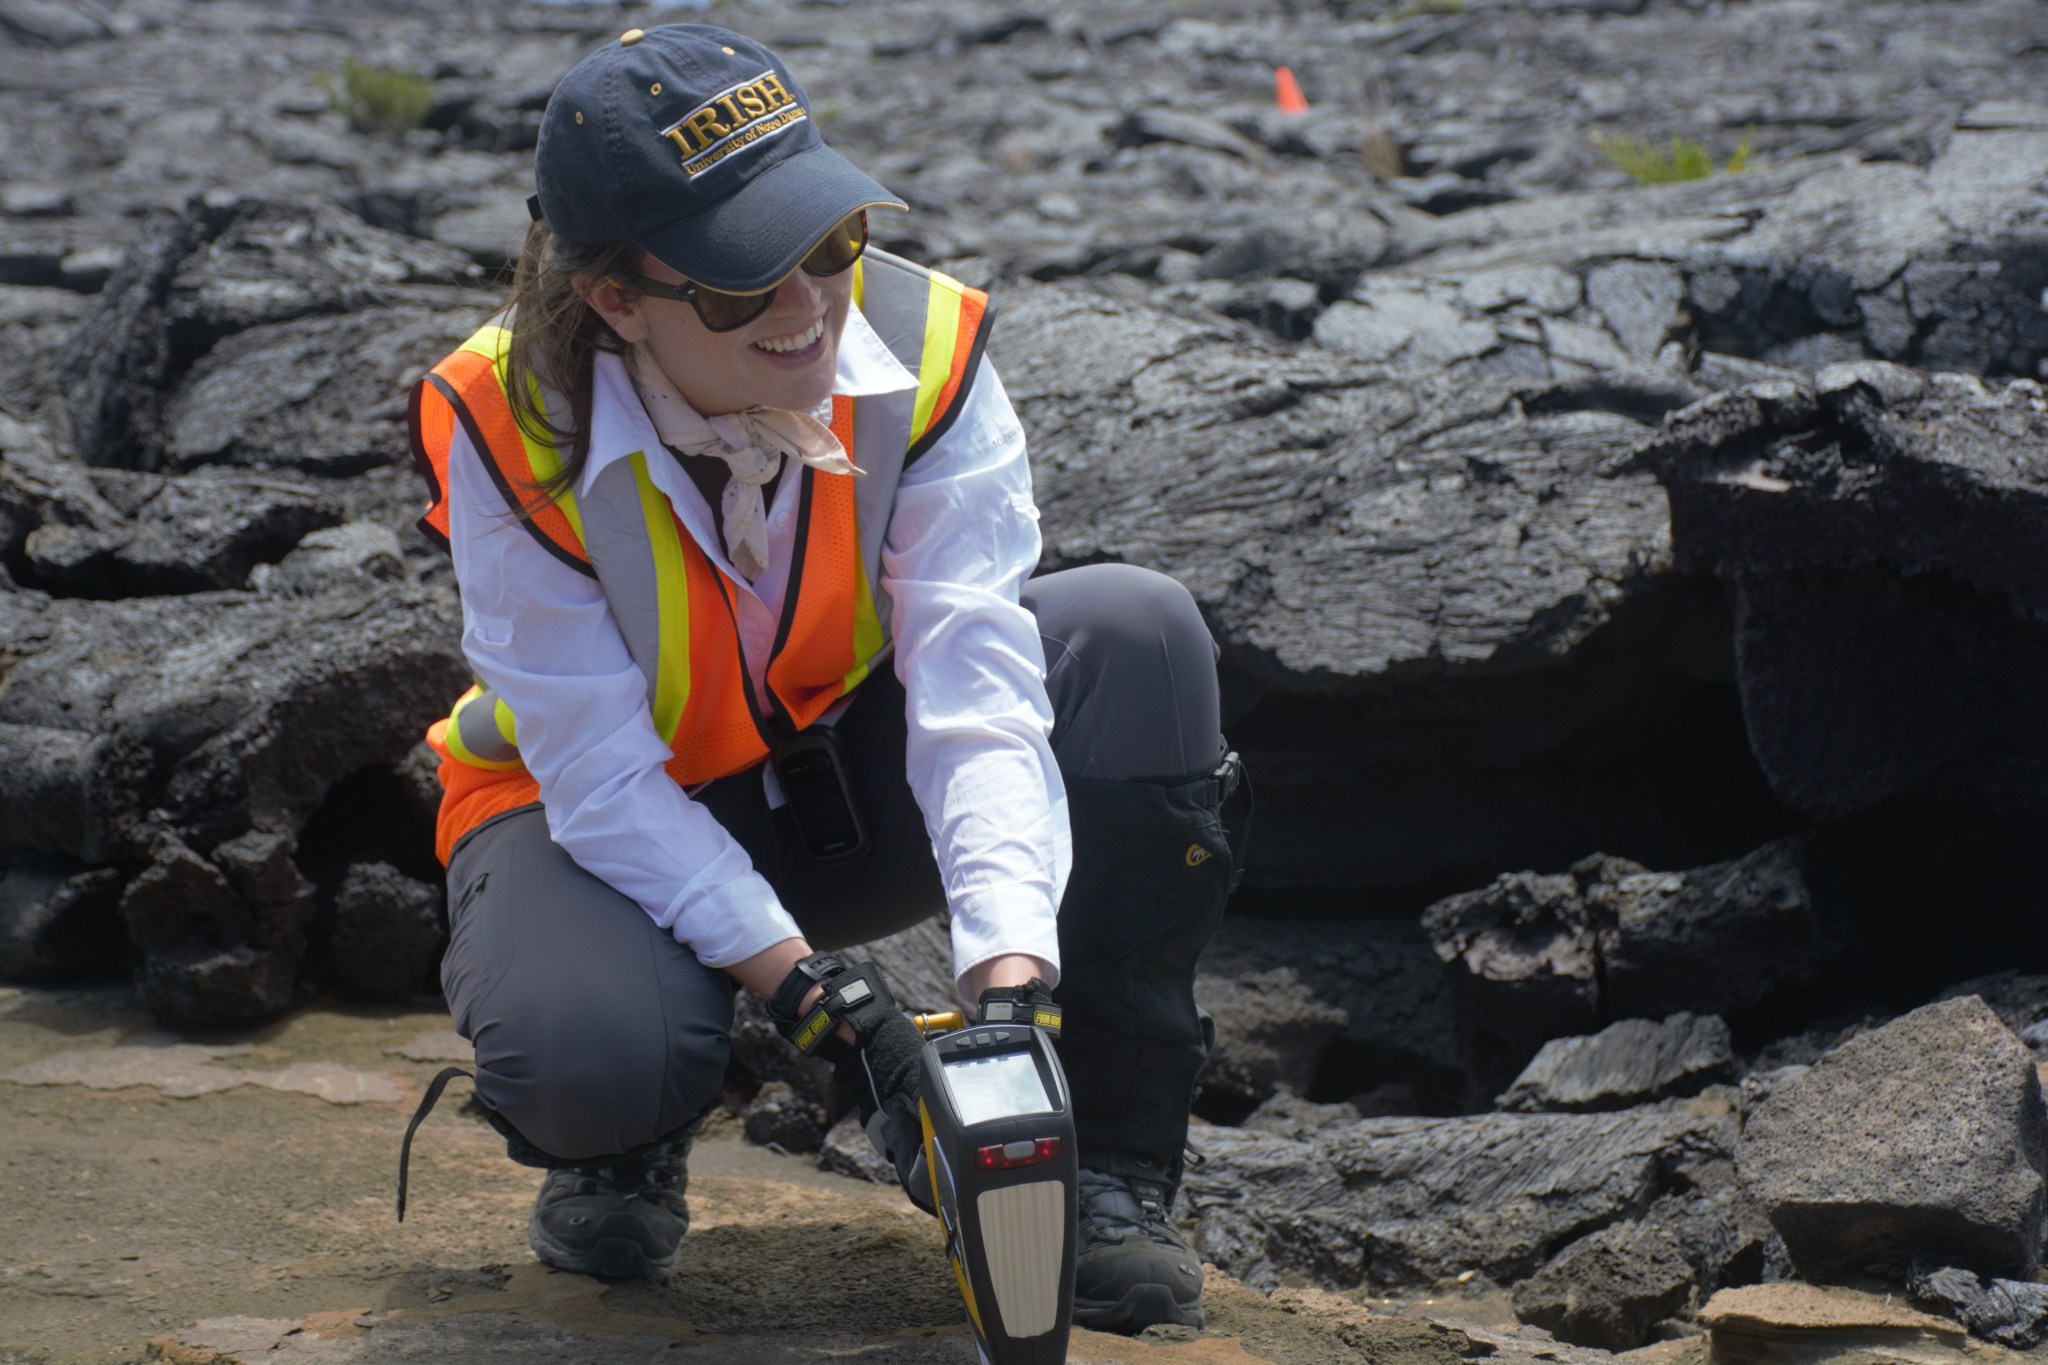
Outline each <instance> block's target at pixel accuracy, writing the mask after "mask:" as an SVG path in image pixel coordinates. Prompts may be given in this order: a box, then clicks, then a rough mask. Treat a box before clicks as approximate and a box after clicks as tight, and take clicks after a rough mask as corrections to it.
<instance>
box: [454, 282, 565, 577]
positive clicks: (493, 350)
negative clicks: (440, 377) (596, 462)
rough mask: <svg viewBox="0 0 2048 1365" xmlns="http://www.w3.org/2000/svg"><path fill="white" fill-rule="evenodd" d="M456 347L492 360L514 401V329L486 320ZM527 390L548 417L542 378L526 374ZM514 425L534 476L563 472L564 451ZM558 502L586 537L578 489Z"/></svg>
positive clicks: (546, 477) (528, 493)
mask: <svg viewBox="0 0 2048 1365" xmlns="http://www.w3.org/2000/svg"><path fill="white" fill-rule="evenodd" d="M456 349H457V350H459V351H469V352H471V353H472V354H475V355H480V356H482V357H483V358H484V359H486V360H488V361H490V362H491V368H492V370H493V372H494V373H496V374H497V376H498V387H499V388H501V389H503V390H504V391H505V401H506V402H508V403H509V402H511V400H512V385H511V381H510V377H509V373H510V369H511V364H512V333H511V332H509V331H507V330H506V329H505V328H503V327H499V326H497V325H496V324H495V323H487V324H485V325H484V326H482V327H480V328H478V329H477V331H476V334H475V335H474V336H472V337H470V339H469V340H467V341H465V342H463V343H462V344H461V345H460V346H458V347H456ZM526 393H527V396H528V398H530V399H531V400H532V402H533V407H534V410H535V411H536V412H538V413H540V414H541V416H542V417H546V416H547V411H548V405H547V400H546V399H545V398H544V397H542V395H541V391H540V381H539V380H537V379H535V378H534V377H533V376H532V375H528V376H527V377H526ZM513 425H514V426H517V427H518V428H519V442H520V444H521V445H523V446H525V447H526V462H527V464H528V466H530V467H531V468H532V470H533V477H534V478H535V479H537V480H539V481H540V482H541V483H546V482H547V481H548V480H550V479H552V478H554V477H555V476H556V475H558V474H560V473H561V472H562V453H561V451H560V450H558V449H556V448H555V447H554V446H551V445H548V444H547V443H546V442H544V441H537V440H535V439H534V438H533V434H532V433H531V432H529V431H528V430H527V429H526V427H525V426H524V425H523V424H521V423H519V422H517V421H516V420H515V421H514V423H513ZM536 492H537V490H535V489H527V488H522V489H519V490H518V493H519V495H520V496H521V497H528V496H531V495H533V494H534V493H536ZM555 506H556V507H558V508H560V509H561V512H562V515H563V516H565V517H567V518H568V519H569V529H570V530H572V531H574V532H575V533H576V539H577V540H578V541H581V540H582V539H583V516H582V513H581V512H579V511H578V510H577V507H576V491H575V490H574V489H572V488H565V489H563V490H562V496H561V497H560V498H558V499H556V501H555Z"/></svg>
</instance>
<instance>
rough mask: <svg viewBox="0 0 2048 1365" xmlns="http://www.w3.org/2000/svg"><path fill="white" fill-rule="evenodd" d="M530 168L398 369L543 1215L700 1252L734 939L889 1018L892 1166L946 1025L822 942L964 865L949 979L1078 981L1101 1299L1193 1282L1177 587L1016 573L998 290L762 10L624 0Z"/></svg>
mask: <svg viewBox="0 0 2048 1365" xmlns="http://www.w3.org/2000/svg"><path fill="white" fill-rule="evenodd" d="M535 169H536V180H537V182H538V190H539V193H538V194H537V195H536V196H535V197H534V199H533V201H531V203H530V207H531V208H532V210H533V212H534V216H535V219H536V222H535V224H534V226H533V228H532V229H531V231H530V234H529V236H528V239H527V243H526V248H525V253H524V256H523V257H522V260H521V262H520V266H519V271H518V275H517V280H516V283H515V285H514V290H513V297H512V302H511V306H510V308H509V309H508V310H507V312H506V313H505V314H503V315H501V317H500V318H499V319H497V320H494V322H493V323H492V324H491V325H488V326H486V327H485V328H484V329H483V330H481V331H480V332H478V333H477V335H476V336H475V337H473V338H471V339H470V341H469V342H467V343H465V345H464V346H463V348H462V349H460V350H458V351H457V352H456V353H454V354H453V355H451V356H449V357H448V358H447V359H446V360H444V361H442V362H441V364H440V365H438V366H436V367H435V370H434V372H433V373H432V374H430V375H429V376H428V377H427V379H426V380H425V381H424V382H423V383H422V384H421V385H420V386H419V388H418V390H417V391H416V393H415V397H414V403H413V430H414V443H415V449H416V453H417V455H418V458H419V460H420V463H421V467H422V468H423V469H424V470H425V471H426V473H427V475H428V477H429V479H430V480H431V481H432V484H433V497H432V501H431V503H430V505H429V509H428V513H427V516H426V517H425V518H423V519H422V525H423V526H424V527H425V528H427V529H428V531H429V532H430V533H432V534H434V535H435V536H437V537H438V538H440V539H442V540H443V541H445V543H446V544H447V545H448V547H449V549H450V551H451V553H452V555H453V557H454V563H455V571H456V578H457V581H458V583H459V585H460V587H461V591H462V602H463V648H464V652H465V653H466V655H467V656H468V658H469V660H470V662H471V664H472V666H473V668H474V670H475V673H476V677H477V683H478V685H477V687H475V688H473V689H471V691H470V692H469V693H468V694H466V695H465V696H464V697H463V699H462V700H461V701H460V702H459V703H458V704H457V706H456V709H455V712H454V713H453V714H452V715H451V716H450V717H449V718H448V719H447V720H446V721H443V722H440V723H438V724H437V725H435V726H434V728H433V730H432V731H431V732H430V734H429V742H430V743H432V744H433V746H434V747H435V749H436V750H437V751H438V752H439V754H440V755H441V769H440V772H441V780H442V783H443V786H444V788H445V799H444V804H443V807H442V812H441V820H440V828H439V839H440V851H441V855H442V858H443V860H444V861H445V862H446V863H447V865H448V887H449V904H450V924H451V941H450V944H449V948H448V953H447V957H446V960H445V963H444V966H443V983H444V986H445V988H446V992H447V997H448V1001H449V1004H450V1007H451V1009H452V1010H453V1011H454V1014H455V1018H456V1023H457V1027H458V1028H459V1029H460V1030H461V1032H462V1033H463V1035H464V1036H465V1037H467V1038H469V1039H470V1040H471V1041H472V1042H474V1044H475V1046H476V1060H477V1073H476V1093H477V1098H478V1099H479V1101H480V1102H481V1103H482V1105H483V1106H484V1107H485V1109H486V1110H487V1111H488V1112H489V1113H490V1114H491V1116H492V1118H493V1121H494V1123H495V1124H496V1125H497V1126H498V1127H499V1129H500V1131H502V1132H503V1133H504V1134H505V1135H506V1137H507V1140H508V1144H509V1146H510V1149H511V1153H512V1155H513V1157H514V1158H515V1159H517V1160H522V1161H525V1162H527V1163H529V1164H533V1165H537V1166H542V1167H546V1168H547V1169H548V1171H549V1174H548V1176H547V1178H546V1180H545V1182H544V1183H543V1185H542V1188H541V1192H540V1196H539V1199H538V1202H537V1203H536V1205H535V1208H534V1212H533V1217H532V1220H531V1222H530V1224H529V1236H530V1240H531V1241H532V1244H533V1247H534V1250H535V1252H536V1253H537V1254H538V1255H539V1256H541V1257H542V1259H544V1260H547V1261H549V1262H551V1263H553V1264H555V1265H557V1266H560V1267H563V1268H565V1269H570V1270H580V1271H586V1272H590V1273H596V1274H606V1275H654V1276H658V1275H660V1274H663V1273H665V1272H666V1271H667V1270H668V1269H669V1268H671V1267H672V1266H673V1264H674V1260H675V1253H676V1246H677V1242H678V1240H679V1239H680V1237H681V1236H682V1233H683V1230H684V1227H685V1225H686V1223H687V1211H686V1207H685V1204H684V1201H683V1197H682V1192H683V1185H684V1179H685V1159H686V1157H687V1154H688V1150H689V1134H691V1133H693V1132H694V1131H695V1130H696V1128H697V1126H698V1124H699V1123H700V1122H701V1119H702V1117H703V1115H704V1113H705V1112H706V1110H707V1108H708V1107H709V1106H710V1105H711V1104H713V1103H714V1102H715V1101H716V1099H717V1097H718V1094H719V1091H720V1085H721V1080H722V1077H723V1075H724V1070H725V1062H726V1031H727V1028H728V1026H729V1024H730V1021H731V1014H732V991H733V989H734V983H735V982H737V983H738V985H740V986H744V987H746V988H747V989H750V990H753V991H755V992H757V993H758V994H760V995H761V996H762V997H764V998H765V999H766V1000H767V1001H768V1002H769V1011H770V1014H771V1016H772V1017H774V1018H775V1019H776V1020H777V1022H778V1024H779V1025H781V1026H782V1028H783V1029H784V1032H785V1034H786V1035H799V1029H800V1027H801V1026H802V1025H803V1024H804V1023H805V1021H806V1020H807V1019H809V1020H810V1021H811V1022H813V1023H815V1024H817V1027H816V1028H813V1029H810V1030H809V1031H807V1032H804V1033H802V1034H801V1035H799V1036H801V1037H802V1039H803V1041H805V1042H807V1043H812V1044H813V1047H814V1050H819V1049H821V1050H823V1051H825V1052H826V1053H828V1054H834V1053H836V1054H837V1055H839V1056H841V1057H842V1058H845V1059H849V1060H850V1059H853V1058H855V1057H858V1058H860V1059H861V1060H864V1061H865V1063H866V1065H865V1066H864V1067H860V1068H856V1069H855V1070H856V1071H857V1073H858V1074H860V1075H862V1076H864V1077H872V1091H873V1093H872V1094H871V1095H870V1096H869V1097H868V1104H869V1107H871V1108H875V1109H878V1110H879V1111H881V1113H882V1115H883V1118H884V1123H883V1125H882V1131H883V1132H884V1134H885V1139H884V1145H885V1146H886V1147H887V1148H888V1151H887V1153H886V1154H887V1155H888V1156H889V1157H890V1158H891V1159H892V1160H893V1161H895V1162H896V1163H897V1165H898V1168H899V1171H902V1172H904V1173H906V1174H907V1173H909V1171H910V1167H911V1163H912V1162H913V1161H914V1160H915V1159H916V1155H917V1154H916V1147H917V1141H916V1134H915V1120H914V1117H910V1118H906V1116H914V1114H915V1086H916V1072H915V1055H916V1048H917V1040H916V1036H915V1032H914V1030H912V1029H911V1027H910V1026H909V1024H908V1023H907V1022H906V1021H905V1020H904V1019H903V1017H902V1015H901V1014H900V1013H899V1012H898V1011H897V1010H896V1009H895V1008H894V1005H893V1002H891V1001H890V1000H889V998H888V995H887V991H886V987H885V986H883V985H882V983H881V982H880V981H879V978H878V976H876V975H875V974H874V973H873V971H872V968H870V967H861V968H853V969H848V968H846V967H845V966H844V964H841V963H838V962H837V961H836V960H834V959H832V958H830V957H829V955H824V954H820V955H816V956H814V950H815V949H816V948H818V947H820V946H825V947H829V946H832V945H839V944H847V943H857V942H863V941H866V940H870V939H873V938H876V937H879V936H881V935H884V934H887V933H891V932H894V931H896V930H898V929H901V928H904V927H907V926H908V925H910V924H912V923H915V922H916V921H917V920H919V919H921V918H924V917H926V916H929V915H932V914H935V913H939V912H940V911H942V910H950V911H951V915H952V937H953V949H954V961H955V967H956V979H957V984H958V987H959V989H960V991H961V993H962V996H963V998H964V999H970V1000H977V1001H979V1002H981V1005H982V1007H983V1010H984V1013H985V1014H986V1012H987V1010H988V1009H989V1008H990V1007H991V1006H992V1005H996V1004H998V1003H999V1002H1008V1003H1009V1004H1012V1005H1014V1004H1020V1003H1021V1004H1025V1005H1029V1004H1033V1003H1036V1002H1041V1001H1046V1000H1048V999H1051V1000H1056V1001H1057V1002H1059V1003H1060V1004H1061V1005H1062V1006H1063V1007H1064V1012H1065V1019H1066V1027H1065V1034H1064V1037H1063V1039H1062V1042H1061V1048H1062V1056H1063V1060H1064V1063H1065V1067H1066V1070H1067V1073H1068V1078H1069V1082H1070V1085H1071V1088H1072V1092H1073V1101H1074V1114H1075V1122H1076V1128H1077V1134H1078V1137H1079V1140H1080V1147H1081V1161H1082V1165H1083V1168H1084V1169H1083V1175H1082V1213H1081V1223H1082V1227H1081V1240H1080V1243H1079V1245H1080V1248H1081V1251H1080V1256H1079V1270H1078V1281H1077V1288H1076V1313H1075V1321H1077V1322H1080V1323H1082V1324H1083V1325H1085V1326H1091V1327H1097V1328H1108V1329H1114V1330H1124V1331H1138V1330H1142V1329H1143V1328H1144V1327H1146V1326H1149V1325H1151V1324H1152V1323H1155V1322H1180V1323H1192V1324H1197V1325H1199V1323H1200V1322H1201V1307H1200V1293H1201V1273H1200V1268H1199V1264H1198V1262H1197V1261H1196V1258H1195V1257H1194V1256H1193V1254H1192V1253H1191V1252H1190V1251H1189V1249H1188V1246H1187V1243H1186V1241H1185V1240H1184V1238H1183V1237H1182V1235H1181V1234H1180V1232H1179V1231H1178V1230H1177V1229H1176V1228H1175V1227H1174V1225H1173V1222H1172V1220H1171V1216H1170V1210H1171V1205H1172V1200H1173V1195H1174V1191H1175V1189H1176V1187H1177V1185H1178V1181H1179V1174H1180V1169H1181V1165H1180V1162H1181V1151H1182V1145H1183V1142H1184V1140H1185V1137H1186V1126H1187V1107H1188V1100H1189V1096H1190V1094H1191V1091H1192V1087H1193V1082H1194V1077H1195V1073H1196V1071H1197V1070H1198V1069H1199V1068H1200V1065H1201V1062H1202V1059H1203V1056H1204V1054H1205V1042H1204V1035H1203V1027H1202V1022H1201V1020H1200V1017H1199V1015H1198V1013H1197V1011H1196V1008H1195V1005H1194V1001H1193V996H1192V982H1193V973H1194V965H1195V959H1196V956H1197V955H1198V954H1199V952H1200V950H1201V947H1202V944H1203V943H1204V941H1205V940H1206V939H1207V937H1208V935H1209V933H1210V931H1211V930H1212V929H1213V927H1214V925H1215V923H1216V922H1217V920H1218V919H1219V918H1220V916H1221V914H1222V909H1223V902H1224V899H1225V897H1226V896H1227V894H1228V892H1229V888H1230V886H1231V883H1232V880H1233V868H1234V866H1235V864H1236V859H1235V858H1234V857H1233V855H1232V848H1231V843H1230V841H1229V839H1228V838H1227V837H1226V834H1225V831H1224V828H1223V825H1222V823H1221V819H1220V815H1219V812H1220V809H1221V807H1222V805H1223V803H1224V801H1225V799H1226V798H1228V797H1229V796H1230V795H1231V793H1232V791H1234V790H1235V789H1236V787H1237V781H1236V774H1237V769H1236V767H1235V761H1234V756H1226V754H1225V749H1224V745H1223V741H1222V736H1221V734H1220V732H1219V729H1218V716H1217V699H1216V679H1215V655H1214V645H1213V643H1212V642H1211V641H1210V639H1209V637H1208V635H1207V632H1206V630H1205V629H1204V627H1203V625H1202V622H1201V620H1200V617H1199V615H1198V614H1197V613H1196V611H1195V608H1194V604H1193V602H1192V600H1191V599H1190V598H1189V596H1188V594H1187V593H1186V591H1185V590H1184V589H1182V588H1181V587H1180V586H1179V585H1178V584H1176V583H1174V582H1173V581H1172V580H1170V579H1166V578H1163V577H1161V576H1159V575H1156V574H1152V573H1149V572H1146V571H1143V570H1139V569H1135V568H1128V567H1122V566H1097V567H1091V568H1086V569H1079V570H1072V571H1069V572H1065V573H1057V574H1050V575H1046V576H1044V577H1041V578H1036V579H1030V580H1029V581H1027V578H1028V576H1029V575H1030V573H1031V571H1032V569H1033V567H1034V565H1035V563H1036V560H1037V557H1038V553H1039V538H1038V533H1037V526H1036V516H1037V514H1036V511H1035V509H1034V508H1033V506H1032V502H1031V489H1030V476H1029V475H1030V471H1029V467H1028V465H1027V463H1026V461H1025V458H1024V437H1023V432H1022V430H1021V428H1020V427H1019V426H1018V424H1017V420H1016V416H1015V414H1014V413H1013V412H1012V410H1011V408H1010V404H1009V401H1008V399H1007V398H1006V397H1005V396H1004V394H1003V389H1002V385H1001V383H1000V381H999V380H998V379H997V378H996V375H995V373H994V371H993V369H992V368H991V367H990V366H989V364H988V362H987V360H986V359H985V358H984V357H983V354H982V350H983V345H984V343H985V341H986V339H987V335H988V326H989V322H990V313H989V311H988V307H987V300H986V298H985V297H984V296H983V295H981V294H980V293H979V292H977V291H975V290H971V289H967V288H965V287H964V286H962V285H960V284H959V283H957V282H956V281H953V280H950V279H947V278H946V277H945V276H943V275H939V274H936V273H934V272H930V271H927V270H924V269H922V268H920V267H917V266H914V265H912V264H910V263H909V262H907V261H902V260H898V259H896V258H894V257H890V256H887V255H886V254H884V253H881V252H879V251H872V250H867V249H866V243H867V231H868V227H867V215H868V213H869V212H870V211H871V210H880V209H884V208H901V207H902V205H901V204H900V203H899V202H898V201H896V200H895V199H893V198H892V197H891V196H890V195H889V194H888V192H887V191H885V190H884V189H882V187H881V186H880V185H878V184H876V183H875V182H874V181H873V180H871V179H869V178H868V177H867V176H866V175H864V174H862V173H861V172H860V171H858V170H856V169H855V168H854V167H853V166H852V165H850V164H849V163H847V162H846V161H845V160H844V159H842V158H841V157H839V156H838V155H837V154H836V153H834V152H832V151H831V150H830V149H828V148H827V147H826V146H825V145H824V144H823V142H822V141H820V140H819V137H818V134H817V131H816V127H815V125H814V123H813V121H812V120H811V119H810V117H809V114H808V108H807V105H806V103H805V97H804V92H803V90H802V88H801V87H800V86H799V85H798V84H797V82H796V80H795V79H794V77H792V76H791V75H790V74H789V71H788V69H787V68H786V67H784V66H783V64H782V63H781V61H780V60H779V59H778V58H777V57H775V55H774V54H772V53H770V52H769V51H767V50H766V49H764V48H762V47H760V46H759V45H757V44H755V43H752V42H750V41H748V40H747V39H745V38H742V37H740V36H739V35H737V34H733V33H728V32H725V31H723V30H720V29H716V28H709V27H704V26H698V25H671V26H666V27H661V28H655V29H650V30H647V31H645V32H642V31H640V30H637V29H636V30H633V31H631V32H629V33H627V34H625V35H624V36H623V37H621V38H620V39H619V40H618V41H617V42H615V43H612V44H609V45H607V46H606V47H605V48H604V49H602V50H601V51H599V52H597V53H595V54H593V55H592V56H590V57H589V58H587V59H586V60H585V61H583V62H582V63H581V64H580V65H578V66H577V67H576V68H575V69H574V70H573V71H571V72H570V73H569V75H568V76H567V77H566V78H565V79H564V80H563V82H562V84H561V86H560V87H559V88H558V89H557V90H556V92H555V94H554V96H553V98H552V99H551V100H550V102H549V104H548V108H547V111H546V114H545V115H544V117H543V121H542V127H541V136H540V143H539V148H538V151H537V154H536V168H535ZM1048 663H1050V668H1049V669H1048ZM1070 830H1071V831H1072V833H1071V836H1070ZM1239 832H1240V833H1241V831H1239ZM1241 843H1242V840H1241V838H1240V839H1239V844H1240V846H1241ZM1056 914H1057V918H1056V917H1055V916H1056ZM857 977H858V978H859V979H862V980H864V981H872V982H873V984H874V985H875V986H876V987H877V988H879V992H878V994H879V999H878V1000H871V1001H870V1003H869V1005H868V1007H866V1008H863V1009H855V1008H851V1007H850V1006H848V1005H847V1004H846V1001H847V999H848V998H849V997H850V996H851V995H852V994H853V993H852V992H850V991H845V990H843V989H842V988H843V987H844V986H845V984H846V983H847V982H848V981H851V980H854V979H855V978H857ZM821 1002H822V1008H823V1009H824V1010H825V1013H823V1014H818V1013H817V1011H818V1010H819V1009H820V1008H821ZM835 1002H836V1003H835ZM813 1016H815V1017H813ZM816 1034H823V1035H825V1036H824V1038H823V1040H822V1041H820V1040H819V1039H816V1038H814V1036H813V1035H816ZM906 1186H907V1187H909V1188H913V1189H914V1188H915V1182H912V1181H906Z"/></svg>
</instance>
